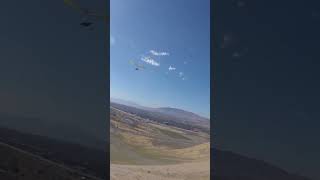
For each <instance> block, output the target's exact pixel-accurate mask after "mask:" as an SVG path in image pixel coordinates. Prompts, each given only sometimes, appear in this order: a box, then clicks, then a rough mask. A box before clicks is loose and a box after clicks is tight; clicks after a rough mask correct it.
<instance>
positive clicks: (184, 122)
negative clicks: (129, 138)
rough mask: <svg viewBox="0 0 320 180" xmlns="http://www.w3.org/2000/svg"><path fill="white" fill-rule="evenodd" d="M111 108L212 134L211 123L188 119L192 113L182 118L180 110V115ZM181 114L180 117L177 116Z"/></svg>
mask: <svg viewBox="0 0 320 180" xmlns="http://www.w3.org/2000/svg"><path fill="white" fill-rule="evenodd" d="M110 105H111V107H114V108H117V109H120V110H122V111H125V112H128V113H131V114H135V115H137V116H140V117H142V118H144V119H149V120H152V121H155V122H158V123H161V124H167V125H170V126H175V127H179V128H183V129H187V130H199V131H204V132H206V133H210V121H209V120H203V119H204V118H200V117H199V118H197V119H196V118H195V117H196V116H195V115H194V116H191V118H187V117H188V115H189V114H190V112H188V113H186V114H185V115H184V116H182V115H181V114H182V113H181V112H182V110H180V112H179V113H176V112H175V113H174V112H169V111H167V110H166V109H157V108H155V109H153V110H145V109H139V108H136V107H131V106H126V105H122V104H117V103H111V104H110ZM177 114H179V115H177Z"/></svg>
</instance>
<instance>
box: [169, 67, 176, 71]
mask: <svg viewBox="0 0 320 180" xmlns="http://www.w3.org/2000/svg"><path fill="white" fill-rule="evenodd" d="M168 69H169V71H174V70H176V68H175V67H173V66H169V68H168Z"/></svg>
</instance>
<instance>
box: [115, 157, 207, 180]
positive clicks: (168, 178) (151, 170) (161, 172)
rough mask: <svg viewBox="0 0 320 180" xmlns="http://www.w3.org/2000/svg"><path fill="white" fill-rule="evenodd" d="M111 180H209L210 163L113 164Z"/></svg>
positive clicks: (205, 161) (204, 161) (203, 161)
mask: <svg viewBox="0 0 320 180" xmlns="http://www.w3.org/2000/svg"><path fill="white" fill-rule="evenodd" d="M110 170H111V171H110V173H111V174H110V176H111V180H209V179H210V161H209V160H202V161H199V162H190V163H181V164H175V165H150V166H146V165H117V164H111V169H110Z"/></svg>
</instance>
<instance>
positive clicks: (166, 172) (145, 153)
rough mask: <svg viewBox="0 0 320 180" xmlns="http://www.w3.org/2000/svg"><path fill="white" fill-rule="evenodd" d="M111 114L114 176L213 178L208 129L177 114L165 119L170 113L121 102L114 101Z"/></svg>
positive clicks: (120, 177) (112, 174)
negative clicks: (175, 117) (210, 176)
mask: <svg viewBox="0 0 320 180" xmlns="http://www.w3.org/2000/svg"><path fill="white" fill-rule="evenodd" d="M128 111H129V112H128ZM133 112H135V113H133ZM110 113H111V114H110V142H111V147H110V162H111V179H113V180H123V179H128V180H130V179H141V180H143V179H146V180H147V179H167V180H171V179H172V180H175V179H190V180H191V179H199V180H201V179H209V175H210V166H209V161H210V135H209V134H208V133H207V132H206V131H200V130H196V129H198V126H194V127H193V126H192V123H191V122H187V123H184V122H182V123H181V124H179V123H178V120H177V119H173V117H174V115H170V117H171V118H168V119H165V118H166V117H169V115H168V116H166V115H164V113H160V112H154V111H150V110H149V111H148V110H141V109H138V108H133V107H129V106H125V105H120V104H114V103H113V104H112V105H111V107H110ZM146 113H147V114H146ZM153 113H154V114H153ZM135 114H139V115H135ZM159 114H161V115H163V116H159ZM153 115H154V116H153ZM156 116H157V117H156ZM146 117H149V118H146ZM153 117H155V118H156V120H157V121H155V120H153ZM175 121H176V122H175ZM172 122H175V124H172ZM205 123H207V122H205ZM183 125H186V126H187V127H188V128H187V129H184V128H181V127H183ZM189 129H190V130H189Z"/></svg>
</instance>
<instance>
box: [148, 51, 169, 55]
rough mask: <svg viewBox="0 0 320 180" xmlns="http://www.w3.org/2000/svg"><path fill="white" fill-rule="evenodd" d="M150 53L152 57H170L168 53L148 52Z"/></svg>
mask: <svg viewBox="0 0 320 180" xmlns="http://www.w3.org/2000/svg"><path fill="white" fill-rule="evenodd" d="M150 53H151V54H152V55H154V56H169V55H170V54H169V53H168V52H158V51H155V50H150Z"/></svg>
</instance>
